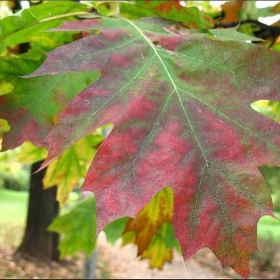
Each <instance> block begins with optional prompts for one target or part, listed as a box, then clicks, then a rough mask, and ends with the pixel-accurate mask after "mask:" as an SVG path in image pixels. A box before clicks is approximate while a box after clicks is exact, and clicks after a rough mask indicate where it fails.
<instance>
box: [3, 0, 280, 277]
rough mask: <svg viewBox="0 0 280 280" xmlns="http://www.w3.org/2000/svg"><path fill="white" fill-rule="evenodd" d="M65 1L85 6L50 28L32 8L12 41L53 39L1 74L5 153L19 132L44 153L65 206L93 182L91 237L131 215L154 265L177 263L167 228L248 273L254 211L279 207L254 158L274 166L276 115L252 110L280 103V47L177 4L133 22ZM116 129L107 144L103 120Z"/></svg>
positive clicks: (157, 4) (278, 138)
mask: <svg viewBox="0 0 280 280" xmlns="http://www.w3.org/2000/svg"><path fill="white" fill-rule="evenodd" d="M51 4H52V3H47V4H46V5H50V6H51ZM44 5H45V4H42V6H44ZM65 5H66V4H65ZM67 5H68V6H69V7H70V6H71V7H72V8H71V9H73V14H74V12H77V13H81V12H83V13H84V14H85V15H84V16H81V17H80V18H79V20H77V18H76V17H75V18H73V19H72V20H71V18H70V20H69V21H66V22H64V23H63V24H59V26H58V24H56V25H57V26H44V24H45V22H44V21H43V20H42V19H39V18H36V12H38V11H37V10H36V9H35V8H34V12H33V13H32V8H31V9H30V10H25V12H23V13H22V17H21V20H22V21H23V22H24V23H23V25H22V27H21V30H18V29H16V28H15V29H13V30H11V31H7V32H6V35H5V36H4V37H5V38H7V39H5V40H8V38H10V37H9V36H15V35H13V34H18V37H20V35H21V32H23V35H21V36H22V37H24V36H25V35H26V34H25V33H24V32H26V31H25V30H26V29H28V28H29V29H30V26H31V25H32V26H38V27H41V28H42V29H44V30H46V29H48V30H47V32H43V35H41V36H43V37H42V38H41V40H42V42H43V43H44V44H45V45H46V42H47V41H49V42H53V45H54V47H53V49H52V50H47V52H46V53H44V52H42V50H43V51H45V49H44V44H42V47H41V48H39V49H41V50H39V49H38V48H37V49H35V48H34V49H33V48H32V49H31V50H30V51H29V52H28V53H27V54H25V55H19V56H17V57H14V56H2V57H1V61H0V62H1V65H3V67H2V69H3V70H2V71H3V73H4V74H3V75H4V78H2V83H8V84H10V85H12V87H11V86H10V88H12V89H11V90H10V91H9V90H8V91H9V92H7V93H6V94H5V95H3V96H1V98H0V108H1V109H0V110H1V112H0V117H1V118H3V119H5V120H7V121H8V122H9V124H10V125H11V131H10V132H8V133H5V134H4V137H3V150H7V149H11V148H15V147H17V146H19V145H21V144H22V143H24V142H25V141H29V142H32V143H33V144H34V145H35V146H36V147H35V146H33V145H31V144H27V143H28V142H26V143H25V144H24V145H25V149H24V151H23V152H24V153H25V157H28V155H30V154H32V153H33V152H36V153H39V151H40V152H41V153H42V151H44V150H42V149H47V150H48V155H47V157H46V153H44V152H43V156H41V158H45V157H46V160H45V162H44V164H43V165H42V167H41V169H42V168H45V167H47V166H48V171H47V177H46V179H45V184H46V187H48V186H49V187H50V186H52V185H54V184H57V185H58V186H59V192H58V200H59V201H60V203H61V205H63V204H64V203H65V201H66V200H67V197H68V195H69V193H70V192H71V190H72V189H73V187H74V186H75V185H76V184H77V181H78V179H79V178H80V177H85V182H84V183H83V186H82V188H81V191H90V192H93V193H94V194H95V200H96V207H97V210H96V212H97V214H96V215H97V217H96V222H97V233H98V232H100V231H101V230H103V229H104V228H105V227H106V226H107V225H108V224H109V223H111V222H113V221H116V220H118V219H120V218H123V217H130V219H126V220H125V223H124V225H123V231H122V232H121V233H122V234H123V236H126V237H127V236H128V235H127V233H129V232H130V231H134V232H136V234H135V236H134V237H133V240H134V241H133V242H135V243H136V244H138V255H139V256H141V257H142V258H149V259H151V267H155V266H156V267H160V268H161V267H162V266H163V263H164V262H165V261H171V259H172V250H171V248H172V247H173V246H175V240H174V239H173V228H172V224H173V227H174V237H175V238H176V239H177V240H178V241H179V244H180V247H181V251H182V255H183V257H184V259H185V260H187V259H189V258H190V257H191V256H192V255H193V254H194V253H196V252H197V251H198V250H199V249H201V248H204V247H208V248H210V249H211V250H212V251H213V253H214V254H215V255H216V256H217V258H218V259H219V260H220V262H221V264H222V266H223V267H224V268H225V267H232V268H233V269H234V270H235V271H236V272H237V273H239V274H240V275H241V276H242V277H244V278H247V277H249V257H250V254H251V253H252V252H253V251H256V250H257V232H256V229H257V223H258V220H259V219H260V218H261V217H262V216H263V215H271V216H273V215H274V214H273V212H272V210H273V204H272V200H271V196H270V193H269V190H268V188H267V186H266V183H265V180H264V179H263V177H262V175H261V173H260V171H259V170H258V167H259V166H261V165H264V164H273V165H279V164H280V162H279V158H280V147H279V145H280V126H279V124H278V123H276V122H275V121H274V120H272V119H269V118H266V117H264V116H263V115H261V114H259V113H258V112H256V111H254V110H253V109H252V108H251V107H250V105H251V104H252V103H253V102H255V101H258V100H274V101H279V100H280V98H279V93H280V92H279V88H280V80H279V74H280V56H279V53H277V52H276V51H273V50H271V49H268V48H266V47H265V46H262V45H260V44H252V43H248V42H247V41H248V40H251V39H252V37H250V36H249V35H245V34H241V33H239V32H237V31H234V30H231V31H230V32H232V33H231V34H232V38H233V39H231V38H227V36H228V35H227V34H229V33H227V32H229V31H227V30H217V29H213V27H214V24H215V21H214V20H213V19H212V18H211V17H210V16H208V15H205V14H203V13H202V12H200V11H199V10H198V9H197V8H196V7H191V8H188V7H183V6H181V5H179V1H137V2H136V3H135V5H136V6H137V9H138V11H141V9H143V13H144V12H145V14H147V13H148V15H149V17H142V16H141V15H137V14H135V13H136V12H135V10H133V11H134V12H133V11H131V15H133V16H134V17H133V19H131V18H129V17H127V16H122V17H115V18H114V17H107V16H104V15H103V16H101V15H100V14H97V13H94V14H92V13H91V14H90V13H88V14H87V13H86V9H85V5H82V4H74V3H71V4H70V3H68V4H67ZM67 5H66V6H67ZM68 6H67V7H68ZM129 6H132V5H130V4H123V6H120V7H121V8H122V9H123V10H125V11H127V10H128V9H130V8H131V7H129ZM96 8H97V10H98V7H96ZM131 9H132V8H131ZM29 11H30V12H29ZM38 13H39V12H38ZM67 13H69V11H67ZM59 14H63V12H61V11H60V12H57V15H59ZM140 14H141V13H140ZM71 16H73V15H72V14H71V15H70V13H69V17H71ZM32 17H33V18H35V19H33V18H32ZM53 17H54V19H53V21H57V20H58V16H57V18H55V15H54V16H53ZM30 18H32V20H33V21H32V24H29V23H28V21H29V20H30ZM5 20H9V17H8V18H5V19H3V20H2V21H3V22H4V21H5ZM36 20H37V21H36ZM53 21H50V22H53ZM3 24H5V22H4V23H3ZM28 24H29V25H28ZM3 26H5V25H3ZM33 29H34V28H33ZM208 30H209V31H208ZM4 31H5V29H4ZM34 32H35V31H34ZM62 34H68V35H64V36H68V37H66V38H68V39H69V40H68V41H67V44H66V43H65V42H63V43H62V42H61V41H60V39H61V38H62ZM69 34H72V35H73V34H82V36H80V39H77V40H75V41H72V40H71V38H72V37H71V36H70V35H69ZM37 36H38V35H37ZM35 37H36V36H35V35H34V36H33V35H32V33H31V35H29V36H28V39H29V40H30V41H31V44H34V45H35V43H34V42H36V43H38V38H37V41H36V38H35ZM70 37H71V38H70ZM32 40H33V41H32ZM44 40H46V41H45V42H44ZM18 41H20V40H18ZM18 41H17V42H18ZM6 42H7V43H6V44H8V41H6ZM42 42H41V43H42ZM56 42H59V43H58V44H55V43H56ZM20 63H21V64H20ZM11 65H21V66H20V67H15V68H12V67H11ZM5 67H6V68H5ZM6 87H7V85H6ZM108 124H111V127H113V129H112V131H111V133H110V134H109V136H108V137H107V138H106V140H105V141H103V137H102V136H100V133H98V130H97V129H99V128H100V127H102V126H104V125H108ZM102 141H103V142H102ZM100 143H102V144H101V145H100ZM93 147H94V148H93ZM96 147H98V150H97V152H96V155H95V156H94V154H95V151H96V149H95V148H96ZM39 148H40V149H39ZM31 151H32V153H31ZM89 151H90V152H89ZM41 155H42V154H41ZM93 156H94V159H93V161H92V158H93ZM38 158H39V157H38ZM41 158H40V159H41ZM36 159H37V158H36ZM67 164H68V165H67ZM63 166H64V167H63ZM66 166H67V167H66ZM81 167H82V168H81ZM87 168H88V169H87ZM166 187H168V188H166ZM153 198H154V199H153ZM152 199H153V200H152ZM151 200H152V201H151ZM147 203H148V204H147ZM145 205H146V207H145ZM144 207H145V208H144ZM143 208H144V209H143ZM141 209H143V210H142V211H141ZM94 211H95V210H94ZM131 218H133V219H131ZM134 219H135V220H134ZM143 225H145V226H143ZM54 228H55V226H54ZM54 228H53V229H54ZM170 235H172V241H171V243H170V242H169V243H168V242H165V241H164V238H166V236H170ZM154 236H157V238H158V239H153V238H154ZM152 241H153V242H152ZM151 244H152V245H151ZM163 244H164V246H165V247H164V248H165V249H164V252H165V253H164V254H163V257H162V259H161V260H160V261H159V260H154V258H155V256H154V255H153V253H154V252H155V251H156V250H157V249H158V248H159V246H163ZM170 244H171V245H170ZM153 261H154V264H153V263H152V262H153Z"/></svg>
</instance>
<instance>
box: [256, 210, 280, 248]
mask: <svg viewBox="0 0 280 280" xmlns="http://www.w3.org/2000/svg"><path fill="white" fill-rule="evenodd" d="M274 214H275V215H276V216H277V217H280V213H276V212H275V213H274ZM258 238H259V239H266V240H270V241H274V242H277V243H280V221H279V220H277V219H275V218H272V217H270V216H264V217H262V218H261V219H260V221H259V223H258Z"/></svg>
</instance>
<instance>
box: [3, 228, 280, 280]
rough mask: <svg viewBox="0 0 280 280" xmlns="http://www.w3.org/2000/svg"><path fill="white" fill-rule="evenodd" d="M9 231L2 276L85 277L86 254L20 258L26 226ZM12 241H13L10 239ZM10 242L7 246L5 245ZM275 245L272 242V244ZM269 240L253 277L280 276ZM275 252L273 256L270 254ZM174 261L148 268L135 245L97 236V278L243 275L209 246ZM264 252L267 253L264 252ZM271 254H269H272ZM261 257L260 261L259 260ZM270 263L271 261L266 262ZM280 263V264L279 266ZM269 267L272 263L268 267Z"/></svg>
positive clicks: (5, 234)
mask: <svg viewBox="0 0 280 280" xmlns="http://www.w3.org/2000/svg"><path fill="white" fill-rule="evenodd" d="M9 227H10V228H9V231H6V230H5V228H4V227H2V228H1V229H0V236H2V237H0V244H1V246H0V278H2V279H3V278H6V279H7V278H21V279H37V278H45V279H46V278H47V279H55V278H56V279H58V278H60V279H74V278H76V279H77V278H79V279H81V278H83V274H82V271H83V265H84V254H83V253H77V254H76V255H75V256H73V257H69V258H67V259H66V260H64V261H63V262H62V263H59V264H58V263H55V262H51V263H49V264H44V263H37V262H30V261H27V260H23V259H17V258H15V257H14V256H13V253H14V251H15V249H16V247H17V246H18V244H19V242H20V240H21V237H22V232H23V229H22V228H20V227H18V226H17V225H14V226H13V227H11V225H9ZM11 240H12V242H11ZM5 244H8V245H5ZM271 245H272V244H271ZM269 246H270V245H268V244H267V243H266V248H267V249H269V250H267V251H266V252H265V254H267V257H266V258H265V259H263V258H262V259H259V258H258V257H256V256H255V257H254V258H253V260H252V262H251V270H252V273H251V278H260V279H279V276H280V269H279V268H278V267H277V265H278V264H279V262H278V260H280V255H279V253H278V252H279V250H278V251H277V252H275V251H274V249H275V248H276V247H275V246H272V247H269ZM272 253H273V256H272V255H271V254H272ZM174 254H175V255H174V260H173V262H172V263H171V264H166V265H165V267H164V269H163V271H158V270H156V269H154V270H151V269H148V266H149V265H148V262H147V261H139V260H138V259H136V258H135V256H136V248H135V247H134V246H130V245H128V246H125V247H121V242H120V241H119V242H117V243H116V244H115V245H114V246H112V245H111V244H109V243H108V242H107V241H106V237H105V235H104V234H103V233H101V235H100V236H99V239H98V265H97V270H96V278H98V279H104V278H105V279H109V278H110V279H137V278H138V279H139V278H140V279H147V278H149V279H176V278H177V279H179V278H181V279H230V278H234V279H237V278H240V277H239V276H238V275H237V274H236V273H235V272H234V271H233V270H232V269H226V270H225V271H223V270H222V268H221V266H220V264H219V262H218V260H217V259H216V258H215V257H214V255H213V254H212V253H211V251H210V250H208V249H203V250H201V251H199V252H198V253H197V254H195V255H194V257H192V258H191V259H190V260H189V262H188V268H187V267H186V266H185V263H184V261H183V259H182V258H181V257H180V256H179V255H178V254H177V253H176V252H174ZM265 254H264V255H265ZM269 254H270V255H269ZM271 258H272V259H273V263H272V264H270V266H271V268H270V269H271V270H270V271H268V272H267V271H261V270H260V268H261V266H263V263H264V260H270V259H271ZM260 260H261V261H260ZM266 266H268V263H266ZM278 266H279V265H278ZM268 268H269V266H268Z"/></svg>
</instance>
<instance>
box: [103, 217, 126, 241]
mask: <svg viewBox="0 0 280 280" xmlns="http://www.w3.org/2000/svg"><path fill="white" fill-rule="evenodd" d="M128 220H129V218H128V217H124V218H120V219H118V220H115V221H113V222H112V223H110V224H109V225H107V226H106V227H105V228H104V230H103V231H104V232H105V234H106V237H107V241H108V242H110V243H111V244H112V245H114V244H115V242H116V241H117V240H118V239H119V238H121V236H122V233H123V231H124V229H125V227H126V224H127V222H128Z"/></svg>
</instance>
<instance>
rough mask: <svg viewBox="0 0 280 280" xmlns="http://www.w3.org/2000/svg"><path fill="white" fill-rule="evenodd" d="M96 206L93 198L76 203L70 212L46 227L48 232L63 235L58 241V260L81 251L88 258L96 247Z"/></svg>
mask: <svg viewBox="0 0 280 280" xmlns="http://www.w3.org/2000/svg"><path fill="white" fill-rule="evenodd" d="M95 215H96V206H95V199H94V196H90V197H88V198H86V199H84V200H83V201H81V202H80V203H78V204H77V205H76V206H75V207H74V208H73V209H72V210H71V211H70V212H68V213H67V214H64V215H62V216H60V217H57V218H55V220H54V221H53V222H52V223H51V225H50V226H49V227H48V230H49V231H55V232H58V233H61V234H63V236H64V237H63V239H62V240H61V241H60V244H59V250H60V252H61V255H60V258H61V259H63V258H65V257H66V256H71V255H73V254H75V253H76V252H78V251H79V250H83V251H84V252H86V254H87V255H88V256H90V255H91V253H92V252H93V251H94V249H95V246H96V237H95V232H96V221H95Z"/></svg>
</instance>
